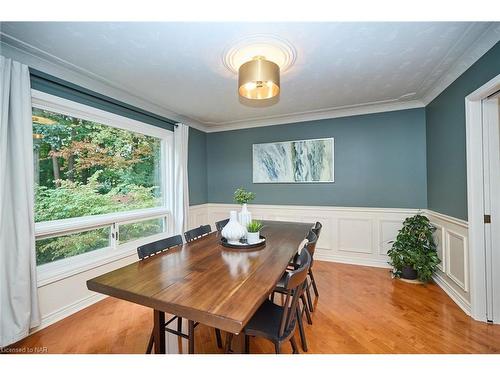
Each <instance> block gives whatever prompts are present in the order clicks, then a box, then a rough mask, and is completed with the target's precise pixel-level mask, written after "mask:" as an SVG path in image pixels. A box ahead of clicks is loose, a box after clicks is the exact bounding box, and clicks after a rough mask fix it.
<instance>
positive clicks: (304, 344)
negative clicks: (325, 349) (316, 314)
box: [297, 307, 307, 352]
mask: <svg viewBox="0 0 500 375" xmlns="http://www.w3.org/2000/svg"><path fill="white" fill-rule="evenodd" d="M297 323H298V325H299V334H300V342H301V343H302V350H303V351H305V352H307V341H306V333H305V332H304V322H303V321H302V314H301V313H300V308H299V307H297Z"/></svg>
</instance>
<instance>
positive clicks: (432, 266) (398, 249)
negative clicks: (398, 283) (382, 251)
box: [387, 215, 441, 282]
mask: <svg viewBox="0 0 500 375" xmlns="http://www.w3.org/2000/svg"><path fill="white" fill-rule="evenodd" d="M435 230H436V228H435V227H434V226H433V225H432V224H431V223H430V221H429V219H428V218H427V217H425V216H423V215H415V216H412V217H408V218H406V219H405V221H404V222H403V227H402V228H401V229H400V230H399V233H398V236H397V237H396V240H395V241H393V242H392V248H391V249H390V250H389V251H388V252H387V255H388V256H389V258H390V259H391V260H390V262H389V264H390V265H391V266H392V267H393V270H392V273H393V275H394V277H398V278H399V277H401V278H403V279H407V280H415V279H418V280H420V281H422V282H427V281H429V280H431V278H432V275H433V274H434V272H435V271H436V268H437V265H438V264H439V263H440V262H441V261H440V260H439V258H438V256H437V252H436V244H435V243H434V238H433V237H432V234H433V233H434V231H435Z"/></svg>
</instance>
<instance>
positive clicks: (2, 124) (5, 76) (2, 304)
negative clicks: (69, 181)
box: [0, 56, 40, 347]
mask: <svg viewBox="0 0 500 375" xmlns="http://www.w3.org/2000/svg"><path fill="white" fill-rule="evenodd" d="M0 105H1V112H0V347H4V346H6V345H9V344H12V343H14V342H16V341H18V340H20V339H22V338H23V337H25V336H27V335H28V333H29V330H30V328H33V327H35V326H37V325H39V324H40V312H39V307H38V292H37V281H36V257H35V222H34V208H33V205H34V197H33V181H34V179H33V170H34V168H33V139H32V122H31V87H30V74H29V70H28V67H27V66H26V65H23V64H20V63H18V62H16V61H12V60H11V59H7V58H5V57H3V56H0Z"/></svg>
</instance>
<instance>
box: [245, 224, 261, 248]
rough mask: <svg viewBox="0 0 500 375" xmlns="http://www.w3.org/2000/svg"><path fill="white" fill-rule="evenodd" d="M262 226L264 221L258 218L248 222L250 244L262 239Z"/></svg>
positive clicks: (248, 240)
mask: <svg viewBox="0 0 500 375" xmlns="http://www.w3.org/2000/svg"><path fill="white" fill-rule="evenodd" d="M262 227H263V225H262V223H261V222H260V221H257V220H252V221H251V222H249V223H248V224H247V242H248V243H249V244H250V245H251V244H254V243H257V242H259V241H260V230H261V229H262Z"/></svg>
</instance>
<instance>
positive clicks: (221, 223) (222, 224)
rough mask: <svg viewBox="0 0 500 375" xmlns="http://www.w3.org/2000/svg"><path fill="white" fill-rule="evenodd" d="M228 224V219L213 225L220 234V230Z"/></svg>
mask: <svg viewBox="0 0 500 375" xmlns="http://www.w3.org/2000/svg"><path fill="white" fill-rule="evenodd" d="M227 223H229V219H224V220H221V221H218V222H216V223H215V227H216V228H217V231H218V232H222V229H224V227H225V226H226V224H227Z"/></svg>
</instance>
